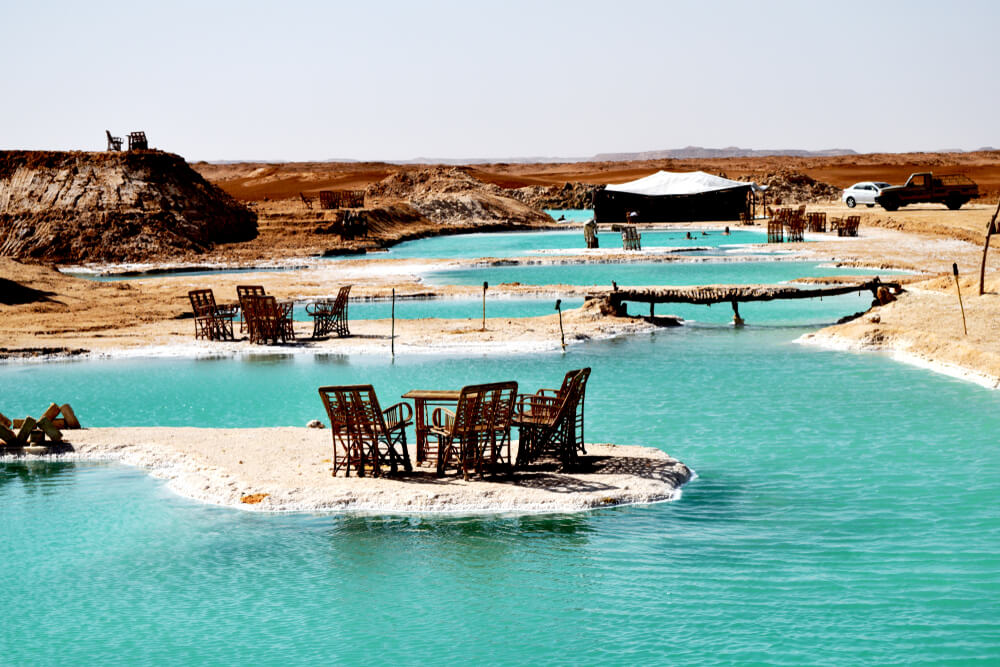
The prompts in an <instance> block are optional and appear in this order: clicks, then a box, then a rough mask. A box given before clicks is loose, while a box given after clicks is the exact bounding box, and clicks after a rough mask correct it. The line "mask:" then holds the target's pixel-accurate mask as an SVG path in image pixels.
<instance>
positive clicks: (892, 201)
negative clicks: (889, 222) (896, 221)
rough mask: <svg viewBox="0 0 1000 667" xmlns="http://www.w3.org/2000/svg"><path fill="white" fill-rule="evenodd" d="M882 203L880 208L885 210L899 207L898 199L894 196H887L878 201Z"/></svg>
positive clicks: (893, 209)
mask: <svg viewBox="0 0 1000 667" xmlns="http://www.w3.org/2000/svg"><path fill="white" fill-rule="evenodd" d="M879 203H880V204H882V208H884V209H885V210H887V211H895V210H897V209H899V200H898V199H896V198H895V197H888V198H885V199H883V200H882V201H880V202H879Z"/></svg>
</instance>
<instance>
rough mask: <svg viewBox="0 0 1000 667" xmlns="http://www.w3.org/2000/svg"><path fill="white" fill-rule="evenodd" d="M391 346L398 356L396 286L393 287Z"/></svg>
mask: <svg viewBox="0 0 1000 667" xmlns="http://www.w3.org/2000/svg"><path fill="white" fill-rule="evenodd" d="M389 348H390V349H391V350H392V356H394V357H395V356H396V288H395V287H393V288H392V332H391V333H390V334H389Z"/></svg>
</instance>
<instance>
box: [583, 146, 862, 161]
mask: <svg viewBox="0 0 1000 667" xmlns="http://www.w3.org/2000/svg"><path fill="white" fill-rule="evenodd" d="M857 154H858V152H857V151H855V150H853V149H850V148H827V149H825V150H820V151H806V150H799V149H794V148H777V149H766V148H765V149H755V148H740V147H738V146H727V147H726V148H703V147H701V146H685V147H684V148H668V149H665V150H660V151H643V152H641V153H598V154H597V155H595V156H594V157H593V158H588V159H591V160H595V161H599V162H611V161H619V160H623V161H629V162H631V161H634V160H686V159H701V160H703V159H706V158H722V157H766V156H772V155H781V156H790V157H832V156H835V155H857Z"/></svg>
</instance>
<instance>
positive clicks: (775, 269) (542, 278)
mask: <svg viewBox="0 0 1000 667" xmlns="http://www.w3.org/2000/svg"><path fill="white" fill-rule="evenodd" d="M896 273H898V272H896V271H884V270H883V271H871V270H867V269H858V268H851V267H834V266H831V265H829V264H824V263H818V262H776V261H765V262H751V261H746V262H742V261H741V262H711V261H707V262H636V263H630V264H576V263H571V264H517V265H511V266H485V265H484V266H477V267H473V268H468V269H455V270H451V271H432V272H428V273H427V274H425V280H426V281H427V283H429V284H431V285H477V284H481V283H482V282H483V281H487V282H489V283H490V284H491V285H499V284H500V283H512V282H518V283H521V284H522V285H611V282H612V281H615V282H617V283H618V284H619V285H625V286H629V285H749V284H765V285H768V284H775V283H780V282H784V281H788V280H793V279H795V278H807V277H819V276H843V275H848V276H858V275H875V274H878V275H882V276H889V275H893V274H896Z"/></svg>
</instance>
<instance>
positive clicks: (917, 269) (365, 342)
mask: <svg viewBox="0 0 1000 667" xmlns="http://www.w3.org/2000/svg"><path fill="white" fill-rule="evenodd" d="M810 208H811V210H825V211H826V212H827V213H828V214H830V215H843V214H845V213H846V212H848V209H846V208H845V207H843V206H838V205H829V206H813V207H810ZM855 211H856V212H858V213H860V215H861V216H862V226H861V232H860V236H859V237H857V238H840V237H837V236H835V235H832V234H809V235H807V240H809V241H812V242H810V243H796V244H781V245H775V244H759V245H757V246H746V247H744V248H739V249H737V251H736V252H735V253H734V256H731V257H729V258H727V261H733V262H740V261H747V260H748V259H759V258H757V257H747V256H746V255H745V253H748V252H754V251H759V250H765V251H767V252H768V253H777V254H771V255H769V256H765V259H772V260H775V261H778V260H782V259H803V260H810V261H817V262H827V263H830V264H831V266H856V267H864V268H867V269H871V268H875V269H879V268H887V269H888V268H891V269H901V270H905V271H910V272H912V274H910V275H904V276H899V275H894V276H893V277H892V279H893V280H898V281H900V282H904V283H905V284H906V287H907V290H908V293H907V294H905V295H904V296H903V297H902V298H901V299H900V300H899V301H897V302H896V303H894V304H892V305H890V306H886V307H882V308H878V309H876V310H874V311H872V312H871V313H869V314H868V315H866V316H865V317H864V318H861V319H859V320H856V321H854V322H850V323H847V324H844V325H839V326H835V327H829V328H827V329H824V330H822V331H820V332H817V333H815V334H810V335H807V336H804V337H803V339H802V342H803V343H810V344H817V345H824V346H832V347H838V348H840V349H852V350H880V351H886V352H890V353H892V354H893V355H895V356H896V357H897V358H899V359H901V360H905V361H908V362H911V363H920V364H921V365H924V366H926V367H928V368H932V369H934V370H937V371H940V372H944V373H947V374H949V375H954V376H957V377H963V378H965V379H969V380H972V381H975V382H978V383H979V384H984V385H986V386H998V384H1000V361H998V359H1000V340H998V338H997V337H996V336H995V335H994V333H995V332H994V331H993V327H994V324H993V323H994V322H998V321H1000V299H998V298H997V297H996V293H998V292H1000V251H994V252H992V253H991V254H990V255H989V258H988V262H987V290H986V291H987V294H985V295H984V296H982V297H979V296H978V294H977V292H978V284H976V281H975V280H973V276H976V275H978V269H979V261H980V259H981V255H982V247H981V245H980V244H978V243H976V242H974V241H975V238H976V232H975V230H976V229H985V226H986V223H987V221H988V220H989V219H990V215H991V214H992V211H993V209H992V207H989V206H984V205H976V206H968V207H966V208H963V210H961V211H946V210H944V208H943V207H940V206H937V207H935V206H933V205H928V206H918V207H910V208H907V209H905V210H903V211H899V212H895V213H892V214H891V215H890V214H887V213H886V212H885V211H881V209H872V210H865V211H858V210H857V209H855ZM723 226H725V224H724V223H714V224H713V223H698V224H694V225H680V226H672V227H673V228H676V227H680V228H684V227H691V228H703V229H721V228H722V227H723ZM756 229H758V230H759V229H760V226H757V227H756ZM708 259H709V258H705V257H682V256H677V255H676V254H674V253H663V252H661V251H660V250H659V249H653V248H650V249H648V250H647V251H644V252H642V253H624V252H622V251H620V250H616V249H607V250H603V251H601V252H600V253H599V254H598V253H590V254H589V255H588V254H575V255H549V254H543V255H535V256H532V257H523V258H518V259H489V258H483V259H477V260H421V259H413V260H402V259H390V258H388V257H374V256H373V257H371V258H365V259H352V260H342V261H325V260H316V259H315V258H285V259H273V258H272V260H271V261H274V262H278V263H284V264H287V265H294V266H298V267H301V268H298V269H296V270H289V271H281V272H275V271H262V272H254V273H236V274H213V275H210V276H198V275H185V274H180V275H173V276H169V277H158V278H136V279H131V280H127V281H121V282H110V283H108V282H103V283H95V282H93V281H89V280H83V279H79V278H74V277H71V276H67V275H64V274H62V273H59V272H58V271H55V270H53V269H52V268H49V267H44V266H38V265H25V264H19V263H16V262H13V261H11V260H7V259H3V258H0V280H2V279H7V280H8V281H15V282H17V283H18V284H20V285H22V286H24V287H26V288H29V289H30V290H33V294H35V298H34V299H33V300H30V301H26V302H23V303H17V302H15V303H14V304H12V305H8V306H4V307H3V317H2V318H0V340H2V341H3V345H2V347H0V358H8V359H17V358H23V357H24V356H25V354H26V353H27V354H29V355H30V354H32V352H31V351H32V350H37V351H43V352H54V353H56V354H57V355H58V354H79V353H83V354H88V355H91V356H96V357H102V356H185V357H187V356H192V357H193V356H239V355H254V354H274V353H278V354H285V353H320V354H386V353H388V352H389V348H390V344H391V339H390V336H389V332H390V328H391V324H390V322H389V321H388V320H368V321H352V323H351V328H352V332H353V333H354V334H355V336H354V337H352V338H346V339H338V338H332V339H327V340H319V341H309V340H307V339H308V336H309V333H310V323H308V322H301V323H297V324H296V330H297V336H298V337H299V342H298V343H297V344H296V345H294V346H255V345H250V344H249V343H247V342H246V341H242V342H235V343H208V342H204V341H195V340H194V336H193V322H192V321H191V319H190V306H189V304H188V302H187V296H186V295H187V291H188V290H191V289H196V288H201V287H211V288H212V289H214V290H215V291H216V294H217V295H218V298H219V300H220V301H225V300H229V301H232V300H233V299H234V295H235V288H236V285H238V284H262V285H265V286H266V288H267V290H268V293H269V294H274V295H275V296H277V297H278V298H279V299H295V300H297V301H300V302H301V301H305V300H308V299H311V298H317V297H328V296H331V295H332V294H334V293H335V292H336V290H337V289H338V288H339V286H340V285H343V284H346V283H352V284H354V289H353V290H352V297H354V298H358V299H363V300H368V299H382V298H386V297H387V296H388V295H389V294H390V292H391V290H392V289H393V288H395V289H396V293H397V295H398V297H399V298H400V300H401V303H402V302H404V301H403V300H404V299H406V298H408V297H435V298H465V299H469V298H478V297H479V296H480V295H481V291H480V288H479V287H478V286H456V285H428V284H427V283H426V281H425V279H424V276H425V274H426V273H427V272H428V271H431V270H435V269H449V268H460V267H468V266H473V265H488V264H509V263H524V264H555V263H560V264H561V263H611V262H635V261H664V262H674V261H682V262H686V261H706V260H708ZM710 259H711V261H719V259H720V258H715V257H713V258H710ZM952 262H955V263H957V264H958V266H959V269H960V271H961V275H962V276H963V283H962V284H963V294H964V296H965V298H966V309H967V318H968V326H969V335H967V336H966V335H965V334H963V333H962V331H961V329H960V328H956V327H957V326H959V325H960V317H961V315H960V313H959V311H958V308H957V298H956V297H955V294H954V282H953V279H952V278H951V277H950V273H951V265H952ZM104 268H105V269H112V270H123V269H128V268H130V267H104ZM131 268H135V267H131ZM146 268H150V267H146ZM152 268H155V266H153V267H152ZM841 280H842V279H841ZM810 282H814V280H810ZM594 289H595V288H593V287H580V286H569V285H544V286H531V285H520V284H517V283H506V284H502V285H491V288H490V293H489V294H490V299H504V298H521V297H545V298H551V299H552V300H553V301H554V300H555V299H556V298H569V297H580V296H583V295H585V294H587V293H588V292H592V291H594ZM845 314H846V313H845ZM956 318H959V319H956ZM956 322H957V323H958V324H957V325H956V324H955V323H956ZM563 324H564V329H565V332H566V342H567V344H569V345H573V344H580V343H585V342H586V341H589V340H598V339H602V338H612V337H617V336H628V335H635V334H638V333H647V332H649V331H652V330H653V329H654V328H655V327H654V326H653V325H651V324H649V323H647V322H644V321H642V320H640V319H631V318H613V317H606V316H602V315H600V314H599V313H596V312H594V311H593V310H588V309H574V310H568V311H566V312H565V313H564V320H563ZM481 328H482V324H481V321H480V320H479V319H461V320H437V319H427V320H397V321H396V339H395V345H396V350H397V353H456V352H469V351H474V352H482V353H487V354H510V353H527V352H540V351H551V350H557V349H559V348H560V347H561V340H560V333H559V321H558V318H557V316H556V315H555V314H553V315H548V316H544V317H532V318H490V319H488V320H487V323H486V331H482V330H481ZM26 351H27V352H26Z"/></svg>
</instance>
